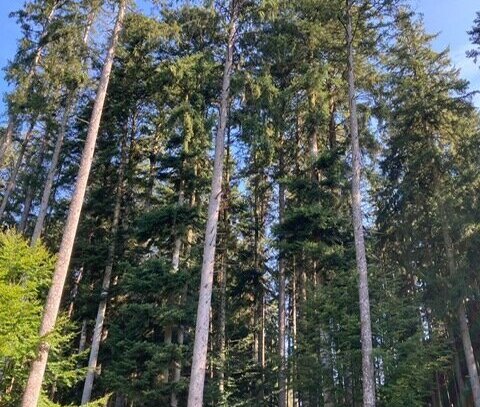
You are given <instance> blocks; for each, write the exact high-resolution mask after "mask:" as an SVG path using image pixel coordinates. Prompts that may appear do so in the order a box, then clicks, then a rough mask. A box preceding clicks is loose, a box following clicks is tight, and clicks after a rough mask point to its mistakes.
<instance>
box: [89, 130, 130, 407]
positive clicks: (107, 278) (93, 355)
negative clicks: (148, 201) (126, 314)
mask: <svg viewBox="0 0 480 407" xmlns="http://www.w3.org/2000/svg"><path fill="white" fill-rule="evenodd" d="M120 154H121V159H120V168H119V169H118V181H117V186H116V196H115V207H114V209H113V221H112V233H111V239H112V240H111V243H110V246H109V248H108V255H107V264H106V266H105V273H104V275H103V282H102V293H101V300H100V303H99V304H98V310H97V317H96V319H95V328H94V330H93V338H92V345H91V348H90V357H89V359H88V370H87V376H86V378H85V384H84V386H83V394H82V403H81V404H82V405H83V404H87V403H89V402H90V399H91V396H92V389H93V382H94V380H95V374H96V372H97V362H98V353H99V351H100V342H101V340H102V333H103V325H104V322H105V313H106V310H107V303H108V294H109V290H110V284H111V281H112V271H113V264H114V262H115V253H116V249H117V238H118V230H119V225H120V213H121V209H122V200H123V194H124V190H123V184H124V178H125V168H126V165H127V134H125V135H124V138H123V140H122V146H121V153H120Z"/></svg>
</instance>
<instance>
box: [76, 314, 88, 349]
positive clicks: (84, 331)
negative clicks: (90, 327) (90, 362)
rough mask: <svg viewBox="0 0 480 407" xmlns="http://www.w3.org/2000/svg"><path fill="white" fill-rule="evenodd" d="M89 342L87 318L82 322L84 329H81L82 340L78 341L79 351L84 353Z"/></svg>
mask: <svg viewBox="0 0 480 407" xmlns="http://www.w3.org/2000/svg"><path fill="white" fill-rule="evenodd" d="M86 344H87V320H86V319H84V320H83V322H82V330H81V331H80V342H79V343H78V353H82V352H83V351H84V350H85V345H86Z"/></svg>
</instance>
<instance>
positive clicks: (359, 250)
mask: <svg viewBox="0 0 480 407" xmlns="http://www.w3.org/2000/svg"><path fill="white" fill-rule="evenodd" d="M346 4H347V26H346V31H347V33H346V34H347V52H348V105H349V111H350V135H351V138H352V215H353V228H354V239H355V254H356V261H357V270H358V275H359V285H358V292H359V303H360V324H361V342H362V379H363V381H362V385H363V406H364V407H373V406H375V377H374V367H373V355H372V347H373V346H372V323H371V319H370V298H369V290H368V270H367V257H366V252H365V240H364V235H363V219H362V218H363V215H362V196H361V190H360V188H361V187H360V182H361V169H362V164H361V151H360V142H359V135H358V117H357V102H356V99H355V97H356V96H355V92H356V90H355V64H354V55H353V54H354V50H353V28H352V15H351V12H352V10H351V9H352V1H351V0H346Z"/></svg>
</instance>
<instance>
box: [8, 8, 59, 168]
mask: <svg viewBox="0 0 480 407" xmlns="http://www.w3.org/2000/svg"><path fill="white" fill-rule="evenodd" d="M59 4H60V0H56V1H54V2H53V4H52V8H51V10H50V12H49V13H48V16H47V20H46V23H45V26H44V27H43V30H42V33H41V35H40V38H39V41H38V46H37V49H36V51H35V56H34V57H33V61H32V65H31V66H30V70H29V71H28V75H27V77H26V79H25V84H24V88H25V89H29V88H30V82H31V80H32V78H33V77H34V75H35V72H36V70H37V67H38V64H39V63H40V58H41V57H42V51H43V49H44V47H45V38H46V36H47V34H48V29H49V28H50V24H51V22H52V20H53V17H54V15H55V12H56V10H57V7H58V5H59ZM17 119H18V117H17V114H15V113H13V112H12V111H10V113H9V115H8V124H7V128H6V130H5V137H4V139H3V142H2V144H1V146H0V168H1V167H3V164H4V159H5V156H6V154H7V153H8V150H9V148H10V145H11V144H12V141H13V133H14V131H15V127H17Z"/></svg>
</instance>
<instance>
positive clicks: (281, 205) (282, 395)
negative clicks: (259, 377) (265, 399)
mask: <svg viewBox="0 0 480 407" xmlns="http://www.w3.org/2000/svg"><path fill="white" fill-rule="evenodd" d="M280 148H281V151H280V160H279V166H280V168H279V172H280V174H281V175H282V176H283V174H284V168H283V167H284V159H283V154H284V152H283V145H281V146H280ZM284 218H285V186H284V185H283V183H282V182H280V183H279V186H278V222H279V224H280V225H281V224H282V223H283V221H284ZM285 286H286V284H285V258H284V254H283V253H282V251H281V250H280V251H279V259H278V357H279V358H280V364H279V369H278V387H279V394H278V407H287V392H286V390H287V383H286V359H285V357H286V352H285V341H286V335H285V297H286V295H285Z"/></svg>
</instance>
